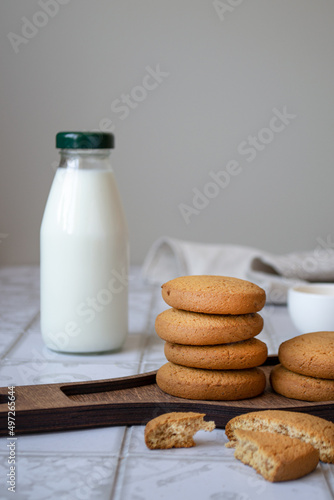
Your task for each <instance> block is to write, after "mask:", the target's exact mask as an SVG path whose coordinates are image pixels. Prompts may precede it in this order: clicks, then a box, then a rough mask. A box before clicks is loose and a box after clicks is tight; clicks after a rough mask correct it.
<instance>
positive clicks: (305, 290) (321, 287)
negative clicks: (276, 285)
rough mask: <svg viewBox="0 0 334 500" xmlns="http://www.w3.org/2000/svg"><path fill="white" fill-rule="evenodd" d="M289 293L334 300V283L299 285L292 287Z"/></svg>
mask: <svg viewBox="0 0 334 500" xmlns="http://www.w3.org/2000/svg"><path fill="white" fill-rule="evenodd" d="M289 293H297V294H300V295H307V296H310V295H313V296H314V297H326V298H330V297H333V299H334V283H310V284H299V285H295V286H293V287H291V288H290V289H289Z"/></svg>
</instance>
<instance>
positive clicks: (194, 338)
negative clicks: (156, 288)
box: [155, 308, 263, 345]
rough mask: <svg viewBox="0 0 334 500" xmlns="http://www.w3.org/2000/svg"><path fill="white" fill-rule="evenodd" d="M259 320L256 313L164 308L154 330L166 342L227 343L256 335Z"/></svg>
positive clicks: (258, 328) (261, 322) (260, 326)
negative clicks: (202, 311) (212, 312)
mask: <svg viewBox="0 0 334 500" xmlns="http://www.w3.org/2000/svg"><path fill="white" fill-rule="evenodd" d="M262 328H263V319H262V317H261V316H260V314H258V313H250V314H241V315H235V316H233V315H222V314H203V313H196V312H190V311H183V310H181V309H174V308H172V309H167V310H166V311H163V312H162V313H160V314H158V316H157V318H156V321H155V330H156V332H157V334H158V335H159V337H161V338H162V339H163V340H166V341H168V342H172V343H176V344H185V345H214V344H228V343H230V342H239V341H240V340H247V339H250V338H252V337H255V336H256V335H258V334H259V333H260V332H261V331H262Z"/></svg>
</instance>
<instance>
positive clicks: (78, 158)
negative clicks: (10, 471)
mask: <svg viewBox="0 0 334 500" xmlns="http://www.w3.org/2000/svg"><path fill="white" fill-rule="evenodd" d="M59 153H60V163H59V168H71V169H76V170H111V169H112V167H111V162H110V153H111V151H110V149H61V150H60V151H59Z"/></svg>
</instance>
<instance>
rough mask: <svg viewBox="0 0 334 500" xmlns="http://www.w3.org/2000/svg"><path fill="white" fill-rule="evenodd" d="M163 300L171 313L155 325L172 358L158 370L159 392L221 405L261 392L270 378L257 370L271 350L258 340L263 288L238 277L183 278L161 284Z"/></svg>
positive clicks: (261, 321) (167, 312)
mask: <svg viewBox="0 0 334 500" xmlns="http://www.w3.org/2000/svg"><path fill="white" fill-rule="evenodd" d="M162 297H163V299H164V300H165V302H166V303H167V304H168V305H169V306H171V307H172V309H168V310H166V311H164V312H162V313H161V314H159V315H158V317H157V318H156V322H155V329H156V332H157V334H158V335H159V337H161V338H162V339H163V340H165V341H166V343H165V356H166V358H167V360H168V363H166V364H165V365H163V366H162V367H161V368H160V369H159V370H158V372H157V384H158V386H159V387H160V389H161V390H163V391H164V392H166V393H168V394H171V395H173V396H178V397H182V398H188V399H202V400H220V401H225V400H226V401H227V400H238V399H246V398H251V397H254V396H258V395H259V394H261V393H262V392H263V390H264V388H265V385H266V379H265V375H264V373H263V371H262V370H261V369H259V368H257V367H258V366H260V365H261V364H263V363H264V362H265V360H266V359H267V346H266V344H265V343H263V342H261V341H260V340H258V339H255V338H254V337H255V336H256V335H258V334H259V333H260V332H261V330H262V327H263V319H262V317H261V316H260V315H259V314H258V311H260V310H261V309H262V308H263V306H264V304H265V300H266V296H265V292H264V290H262V288H260V287H258V286H257V285H255V284H253V283H250V282H249V281H245V280H240V279H237V278H230V277H224V276H184V277H180V278H176V279H174V280H171V281H168V282H167V283H165V284H164V285H162Z"/></svg>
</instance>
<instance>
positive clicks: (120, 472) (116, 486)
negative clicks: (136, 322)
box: [110, 287, 156, 500]
mask: <svg viewBox="0 0 334 500" xmlns="http://www.w3.org/2000/svg"><path fill="white" fill-rule="evenodd" d="M155 303H156V294H155V287H152V288H151V299H150V304H149V308H148V312H147V320H146V325H145V330H146V331H148V333H147V334H146V335H145V337H146V342H145V343H144V345H143V348H142V351H141V354H140V357H139V360H138V372H139V371H140V370H141V368H142V363H143V358H144V355H145V351H146V348H147V345H148V343H149V340H150V336H151V333H152V332H151V327H152V315H151V312H152V311H153V310H154V306H155ZM131 434H132V432H131V428H130V427H128V426H126V427H125V430H124V435H123V440H122V444H121V447H120V451H119V455H118V460H117V467H116V472H115V478H114V481H113V485H112V489H111V493H110V500H112V499H116V498H120V495H121V494H122V488H123V484H124V474H125V467H126V461H127V457H128V456H129V454H128V451H127V449H128V447H129V441H130V439H131Z"/></svg>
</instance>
